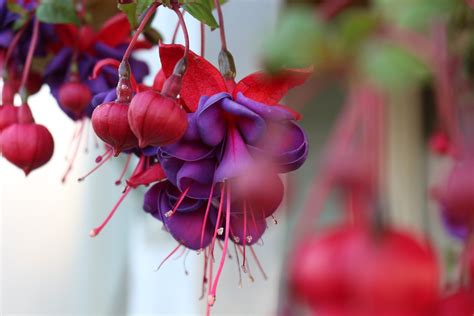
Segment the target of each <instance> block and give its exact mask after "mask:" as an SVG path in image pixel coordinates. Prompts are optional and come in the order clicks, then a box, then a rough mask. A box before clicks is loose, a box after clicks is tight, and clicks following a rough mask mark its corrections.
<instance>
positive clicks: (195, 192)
mask: <svg viewBox="0 0 474 316" xmlns="http://www.w3.org/2000/svg"><path fill="white" fill-rule="evenodd" d="M215 170H216V161H215V160H214V159H204V160H200V161H194V162H185V163H184V164H183V165H182V166H181V168H180V170H179V171H178V174H177V184H178V188H179V189H180V190H181V191H184V190H186V189H187V188H189V191H188V196H189V197H192V198H196V199H207V198H209V194H210V192H211V187H212V180H213V178H214V171H215Z"/></svg>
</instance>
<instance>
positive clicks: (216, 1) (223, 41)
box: [214, 0, 227, 51]
mask: <svg viewBox="0 0 474 316" xmlns="http://www.w3.org/2000/svg"><path fill="white" fill-rule="evenodd" d="M214 6H215V7H216V9H217V15H218V16H219V31H220V35H221V45H222V50H223V51H226V50H227V41H226V38H225V29H224V16H223V14H222V8H221V4H220V2H219V0H214Z"/></svg>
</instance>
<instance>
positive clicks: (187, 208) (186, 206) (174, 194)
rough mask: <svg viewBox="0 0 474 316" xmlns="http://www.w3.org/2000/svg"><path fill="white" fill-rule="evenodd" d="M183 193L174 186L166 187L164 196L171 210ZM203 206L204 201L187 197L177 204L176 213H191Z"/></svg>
mask: <svg viewBox="0 0 474 316" xmlns="http://www.w3.org/2000/svg"><path fill="white" fill-rule="evenodd" d="M182 194H183V193H182V192H181V191H180V190H179V189H178V188H176V187H175V186H172V185H170V186H168V189H167V190H166V195H167V196H168V201H169V203H170V206H171V208H173V207H174V206H175V205H176V203H177V202H178V200H179V198H180V197H181V195H182ZM204 205H205V200H198V199H193V198H191V197H189V195H186V197H185V198H184V199H183V200H182V201H181V203H179V206H178V208H177V209H176V211H177V212H185V213H186V212H193V211H197V210H198V209H200V208H202V207H203V206H204Z"/></svg>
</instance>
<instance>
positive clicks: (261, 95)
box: [233, 69, 312, 105]
mask: <svg viewBox="0 0 474 316" xmlns="http://www.w3.org/2000/svg"><path fill="white" fill-rule="evenodd" d="M311 73H312V72H311V71H309V70H307V69H286V70H284V71H282V72H281V73H279V74H278V75H276V76H270V75H268V74H265V73H263V72H255V73H253V74H250V75H248V76H247V77H245V78H243V79H242V80H240V82H239V83H237V85H236V86H235V88H234V91H233V96H234V98H236V97H237V93H238V92H242V93H243V94H244V95H245V96H246V97H247V98H250V99H252V100H255V101H258V102H261V103H265V104H270V105H274V104H277V103H278V102H280V100H281V99H282V98H283V97H284V96H285V94H286V93H287V92H288V90H290V89H292V88H294V87H296V86H299V85H301V84H303V83H304V82H305V81H306V80H307V79H308V78H309V76H310V75H311Z"/></svg>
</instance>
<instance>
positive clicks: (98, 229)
mask: <svg viewBox="0 0 474 316" xmlns="http://www.w3.org/2000/svg"><path fill="white" fill-rule="evenodd" d="M143 163H144V158H143V157H140V160H139V161H138V164H137V166H136V167H135V170H133V173H132V177H133V176H134V175H136V174H137V173H138V172H140V171H141V169H142V168H143ZM132 189H133V188H132V187H129V186H126V187H125V189H124V190H123V192H122V195H121V196H120V198H119V200H118V201H117V203H116V204H115V205H114V207H113V208H112V210H111V211H110V213H109V215H107V217H106V218H105V220H104V222H103V223H102V224H101V225H99V226H97V227H96V228H94V229H92V230H91V231H90V233H89V236H91V237H96V236H97V235H98V234H100V232H101V231H102V229H104V227H105V226H106V225H107V223H108V222H109V221H110V219H111V218H112V217H113V216H114V214H115V211H117V209H118V207H119V206H120V204H122V202H123V200H124V199H125V198H126V197H127V195H128V193H129V192H130V191H132Z"/></svg>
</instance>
